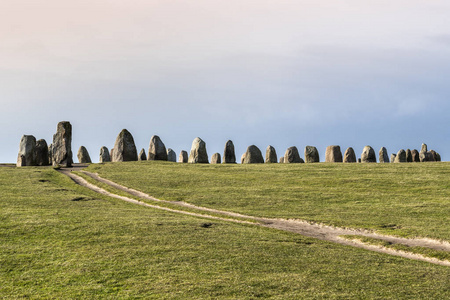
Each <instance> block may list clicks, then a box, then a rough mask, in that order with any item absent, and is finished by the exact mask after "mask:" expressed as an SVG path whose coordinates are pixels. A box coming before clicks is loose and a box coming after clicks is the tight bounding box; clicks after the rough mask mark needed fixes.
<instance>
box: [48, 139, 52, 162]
mask: <svg viewBox="0 0 450 300" xmlns="http://www.w3.org/2000/svg"><path fill="white" fill-rule="evenodd" d="M52 147H53V144H50V145H48V166H51V165H52Z"/></svg>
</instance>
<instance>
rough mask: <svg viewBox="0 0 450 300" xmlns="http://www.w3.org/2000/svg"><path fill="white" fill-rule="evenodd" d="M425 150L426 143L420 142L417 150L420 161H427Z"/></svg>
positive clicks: (426, 149) (426, 148)
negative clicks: (418, 150) (420, 145)
mask: <svg viewBox="0 0 450 300" xmlns="http://www.w3.org/2000/svg"><path fill="white" fill-rule="evenodd" d="M427 152H428V147H427V144H422V147H421V149H420V152H419V159H420V162H425V161H428V157H427Z"/></svg>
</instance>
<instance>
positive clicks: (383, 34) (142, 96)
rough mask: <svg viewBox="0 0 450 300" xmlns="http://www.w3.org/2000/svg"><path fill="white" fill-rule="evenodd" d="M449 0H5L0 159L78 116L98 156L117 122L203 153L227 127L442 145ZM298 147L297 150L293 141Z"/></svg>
mask: <svg viewBox="0 0 450 300" xmlns="http://www.w3.org/2000/svg"><path fill="white" fill-rule="evenodd" d="M449 18H450V2H449V1H429V0H428V1H418V0H409V1H404V0H399V1H385V0H377V1H358V0H347V1H329V0H314V1H313V0H311V1H304V0H298V1H279V0H278V1H261V0H259V1H245V0H240V1H237V0H229V1H213V0H193V1H179V0H174V1H168V0H161V1H151V0H146V1H144V0H142V1H138V0H136V1H119V0H114V1H111V0H89V1H66V0H46V1H44V0H42V1H30V0H29V1H24V0H3V1H1V2H0V40H1V43H0V105H1V110H0V145H1V148H0V149H1V150H0V162H15V161H16V156H17V151H18V146H19V142H20V138H21V136H22V135H23V134H32V135H34V136H35V137H36V138H38V139H39V138H45V139H46V140H47V142H48V143H50V142H51V140H52V135H53V133H54V132H55V130H56V124H57V123H58V122H59V121H62V120H68V121H70V122H71V123H72V125H73V134H74V136H73V152H74V154H75V155H74V160H75V161H77V160H76V151H77V150H78V148H79V147H80V146H81V145H84V146H86V147H87V149H88V150H89V152H90V155H91V157H92V158H93V160H94V161H98V154H99V151H100V147H101V146H107V147H108V148H111V147H112V146H113V144H114V140H115V138H116V136H117V134H118V133H119V132H120V130H121V129H123V128H127V129H128V130H129V131H130V132H131V133H132V134H133V136H134V138H135V141H136V144H137V147H138V148H139V149H140V148H145V149H147V148H148V143H149V141H150V137H151V136H152V135H154V134H158V135H159V136H160V137H161V139H162V140H163V142H164V143H165V144H166V147H170V148H173V149H174V150H175V151H176V153H177V155H178V154H179V152H180V150H187V151H189V149H190V146H191V143H192V140H193V139H194V138H195V137H197V136H199V137H201V138H202V139H203V140H204V141H205V142H206V144H207V149H208V154H209V155H210V156H211V155H212V154H213V153H214V152H219V153H222V152H223V147H224V146H225V142H226V141H227V140H228V139H231V140H233V141H234V143H235V146H236V152H237V153H236V154H237V157H238V158H240V156H241V154H242V153H243V152H244V151H245V149H246V147H247V146H249V145H251V144H255V145H257V146H258V147H259V148H260V149H261V150H262V151H263V152H264V150H265V148H266V147H267V146H268V145H269V144H270V145H273V146H274V147H275V148H276V150H277V153H278V156H280V155H282V154H283V153H284V151H285V150H286V148H288V147H289V146H297V147H298V148H299V150H300V152H301V153H303V149H304V147H305V146H306V145H313V146H316V147H318V149H319V151H320V152H321V159H322V160H323V159H324V151H325V148H326V146H328V145H332V144H338V145H341V148H342V149H343V150H345V148H347V147H350V146H351V147H353V148H354V149H355V151H356V153H357V155H358V154H360V153H361V152H362V149H363V147H364V146H365V145H367V144H369V145H372V146H373V147H374V148H375V150H376V151H378V150H379V148H380V147H382V146H385V147H387V149H388V151H389V153H396V152H397V151H398V150H399V149H401V148H405V149H406V148H411V149H412V148H417V149H420V145H421V143H422V142H426V143H427V144H428V145H429V148H430V149H435V150H436V151H438V152H439V153H441V155H442V157H443V159H444V160H449V159H450V158H449V157H450V139H449V137H450V126H449V122H448V120H449V118H448V114H449V112H450V99H449V98H450V97H449V95H450V84H448V78H450V68H449V67H448V66H449V65H450V25H448V23H449V22H448V20H449ZM302 156H303V154H302Z"/></svg>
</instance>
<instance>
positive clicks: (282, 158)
mask: <svg viewBox="0 0 450 300" xmlns="http://www.w3.org/2000/svg"><path fill="white" fill-rule="evenodd" d="M280 164H284V156H282V157H280Z"/></svg>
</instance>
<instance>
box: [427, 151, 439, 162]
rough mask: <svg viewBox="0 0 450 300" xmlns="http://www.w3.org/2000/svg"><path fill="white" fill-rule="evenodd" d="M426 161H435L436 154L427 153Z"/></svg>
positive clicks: (432, 152)
mask: <svg viewBox="0 0 450 300" xmlns="http://www.w3.org/2000/svg"><path fill="white" fill-rule="evenodd" d="M427 157H428V161H436V157H437V153H436V151H434V150H430V151H428V152H427Z"/></svg>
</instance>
